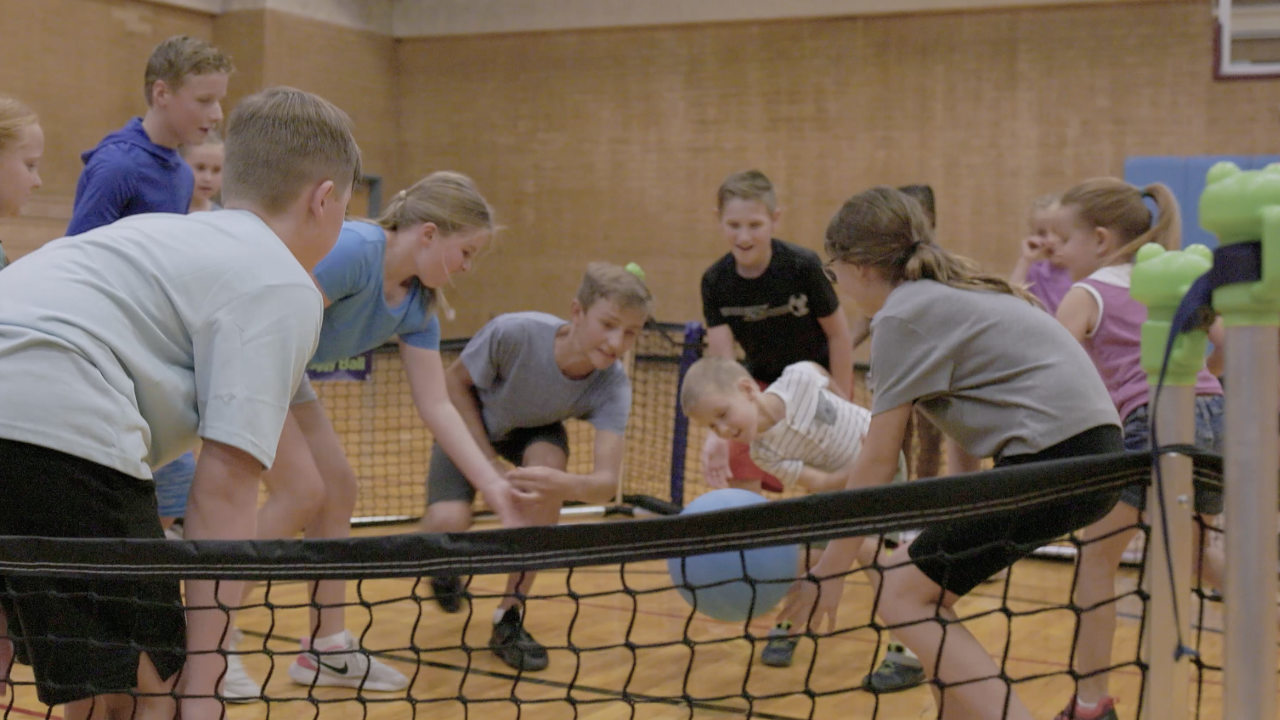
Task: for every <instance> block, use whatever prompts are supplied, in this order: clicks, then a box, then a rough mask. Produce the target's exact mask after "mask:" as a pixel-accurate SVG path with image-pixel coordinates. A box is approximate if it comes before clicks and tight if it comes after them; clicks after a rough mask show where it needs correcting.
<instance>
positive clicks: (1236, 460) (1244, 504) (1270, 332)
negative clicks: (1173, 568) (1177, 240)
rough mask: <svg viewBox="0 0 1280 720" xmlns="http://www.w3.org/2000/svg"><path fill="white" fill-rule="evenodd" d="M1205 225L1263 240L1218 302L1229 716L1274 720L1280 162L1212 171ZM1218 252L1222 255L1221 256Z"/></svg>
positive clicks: (1225, 241) (1203, 201)
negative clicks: (1249, 266)
mask: <svg viewBox="0 0 1280 720" xmlns="http://www.w3.org/2000/svg"><path fill="white" fill-rule="evenodd" d="M1200 217H1201V222H1202V224H1203V225H1204V227H1205V229H1207V230H1209V231H1210V232H1212V233H1214V234H1215V235H1217V236H1218V239H1219V242H1220V244H1221V246H1222V247H1227V246H1232V245H1244V244H1246V243H1253V242H1259V241H1260V248H1259V249H1260V255H1259V264H1260V268H1259V273H1258V278H1259V279H1258V280H1257V281H1253V282H1249V281H1245V282H1234V283H1229V284H1224V285H1223V286H1221V287H1218V288H1217V289H1215V290H1214V292H1213V306H1214V309H1215V310H1217V311H1218V312H1219V313H1220V314H1221V315H1222V318H1223V321H1224V322H1225V324H1226V377H1227V385H1226V416H1225V428H1224V429H1225V433H1224V434H1225V436H1226V437H1225V458H1224V471H1225V472H1224V475H1225V478H1224V482H1225V488H1224V492H1225V508H1224V512H1225V516H1226V517H1227V518H1229V520H1228V521H1227V522H1228V524H1229V526H1230V527H1228V528H1227V532H1226V565H1227V568H1226V582H1225V585H1226V587H1224V588H1223V592H1224V598H1223V600H1224V603H1225V608H1226V610H1225V613H1224V614H1225V640H1224V643H1225V649H1224V658H1223V660H1224V662H1223V685H1224V687H1223V706H1224V707H1223V713H1222V717H1224V718H1273V717H1276V667H1275V662H1274V658H1275V651H1276V650H1275V649H1276V619H1277V616H1276V589H1277V581H1276V565H1277V560H1278V555H1280V553H1277V549H1276V528H1277V522H1276V499H1277V496H1278V494H1280V482H1278V481H1277V477H1276V473H1277V468H1278V465H1280V464H1278V463H1277V459H1276V447H1277V441H1276V434H1277V432H1280V421H1277V417H1276V410H1277V406H1276V399H1277V397H1278V396H1280V387H1278V381H1280V377H1278V376H1280V371H1278V369H1277V353H1276V348H1277V341H1280V334H1278V333H1277V326H1278V325H1280V166H1275V165H1272V166H1269V167H1268V168H1266V169H1263V170H1259V171H1249V172H1242V171H1240V170H1239V168H1236V167H1235V166H1234V165H1231V164H1229V163H1219V164H1218V165H1215V166H1214V167H1213V168H1211V169H1210V170H1209V173H1208V183H1207V184H1206V186H1205V190H1204V193H1203V194H1202V195H1201V196H1200ZM1221 251H1222V250H1221V248H1220V250H1219V252H1221Z"/></svg>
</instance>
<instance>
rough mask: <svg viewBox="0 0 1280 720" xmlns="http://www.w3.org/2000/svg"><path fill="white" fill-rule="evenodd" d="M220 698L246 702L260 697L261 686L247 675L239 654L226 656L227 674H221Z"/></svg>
mask: <svg viewBox="0 0 1280 720" xmlns="http://www.w3.org/2000/svg"><path fill="white" fill-rule="evenodd" d="M221 694H222V699H223V700H226V701H227V702H233V703H247V702H254V701H256V700H261V699H262V686H261V685H259V684H258V683H257V682H256V681H254V679H253V678H251V677H249V673H248V671H246V670H245V669H244V661H243V660H241V659H240V656H239V655H228V656H227V674H226V675H223V676H222V693H221Z"/></svg>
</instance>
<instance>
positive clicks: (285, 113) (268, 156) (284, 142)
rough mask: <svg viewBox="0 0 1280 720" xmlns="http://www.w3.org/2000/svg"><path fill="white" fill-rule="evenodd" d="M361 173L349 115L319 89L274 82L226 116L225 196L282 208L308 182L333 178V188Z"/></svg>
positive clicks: (266, 208) (267, 207) (228, 199)
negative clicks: (313, 90) (305, 89)
mask: <svg viewBox="0 0 1280 720" xmlns="http://www.w3.org/2000/svg"><path fill="white" fill-rule="evenodd" d="M359 177H360V148H359V147H357V146H356V141H355V138H354V137H352V134H351V118H349V117H347V114H346V113H345V112H343V111H342V110H340V109H339V108H338V107H337V106H335V105H334V104H333V103H331V102H329V101H328V100H325V99H324V98H322V97H320V96H318V95H312V94H311V93H308V92H303V91H302V90H297V89H294V88H289V87H274V88H268V89H266V90H263V91H262V92H260V93H257V94H254V95H250V96H249V97H247V98H245V99H244V100H241V101H240V104H239V105H237V106H236V109H235V110H233V111H231V118H230V119H229V120H228V121H227V139H226V166H225V169H224V170H223V175H222V197H223V200H224V201H225V202H228V203H231V202H235V201H240V202H247V203H249V204H251V205H253V206H255V207H258V208H260V209H262V210H264V211H266V212H268V213H278V212H281V211H283V210H284V209H285V208H287V207H288V206H289V205H290V204H291V203H293V202H294V201H295V200H296V199H297V198H298V194H299V193H301V192H302V191H303V190H304V189H305V188H306V187H307V186H308V185H309V184H311V183H314V182H317V181H320V180H333V182H334V183H335V184H336V185H337V186H338V191H339V192H343V191H345V189H344V187H343V185H344V184H353V183H354V182H355V181H356V180H357V179H359Z"/></svg>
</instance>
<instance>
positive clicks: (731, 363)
mask: <svg viewBox="0 0 1280 720" xmlns="http://www.w3.org/2000/svg"><path fill="white" fill-rule="evenodd" d="M743 378H746V379H748V380H750V379H751V373H749V372H747V369H746V368H745V367H743V366H742V363H740V362H738V361H737V360H730V359H729V358H725V357H716V356H712V357H704V358H702V359H700V360H698V361H697V362H695V363H694V364H692V365H690V366H689V369H688V370H687V371H686V372H685V374H684V380H683V381H682V383H681V385H680V407H681V408H682V409H683V410H684V413H685V414H686V415H688V414H689V409H690V408H696V407H698V403H700V402H702V401H703V399H704V398H706V397H707V396H710V395H723V394H728V393H730V392H732V391H733V389H734V387H735V385H736V384H737V383H738V382H739V381H741V380H742V379H743Z"/></svg>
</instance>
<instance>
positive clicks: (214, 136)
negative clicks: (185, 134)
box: [178, 129, 222, 158]
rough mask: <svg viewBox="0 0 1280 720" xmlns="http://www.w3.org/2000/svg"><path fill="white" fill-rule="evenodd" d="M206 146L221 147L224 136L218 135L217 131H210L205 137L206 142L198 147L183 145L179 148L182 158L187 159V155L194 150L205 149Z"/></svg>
mask: <svg viewBox="0 0 1280 720" xmlns="http://www.w3.org/2000/svg"><path fill="white" fill-rule="evenodd" d="M205 145H219V146H221V145H222V136H221V135H219V134H218V131H217V130H213V129H210V130H209V132H208V134H206V135H205V136H204V142H202V143H200V144H198V145H182V146H180V147H179V148H178V152H179V153H180V154H181V155H182V157H184V158H185V157H186V156H187V154H188V153H190V152H191V151H192V150H195V149H196V148H198V147H204V146H205Z"/></svg>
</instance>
